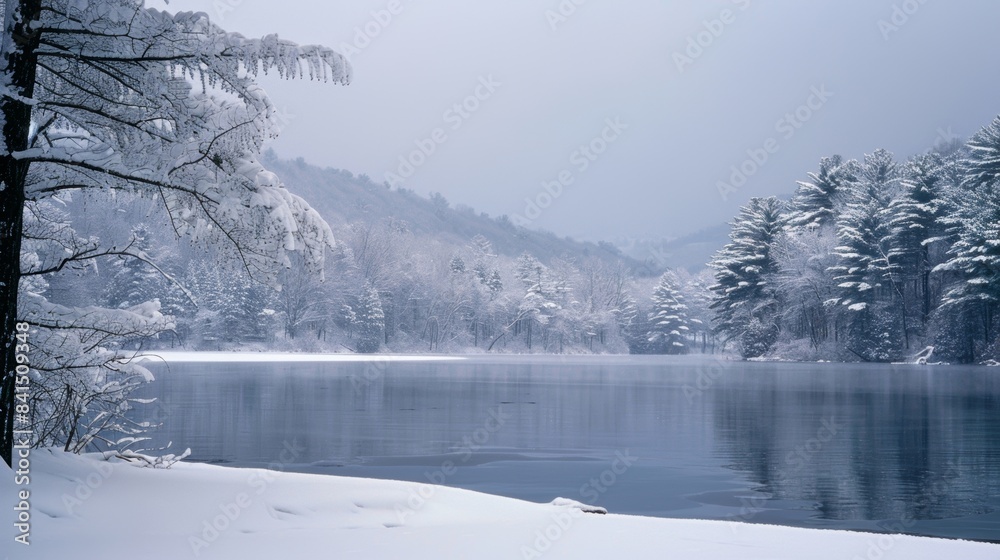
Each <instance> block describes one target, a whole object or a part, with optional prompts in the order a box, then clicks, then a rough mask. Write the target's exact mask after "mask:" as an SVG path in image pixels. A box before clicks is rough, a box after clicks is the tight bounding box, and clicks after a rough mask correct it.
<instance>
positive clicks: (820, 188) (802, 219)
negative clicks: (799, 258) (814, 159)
mask: <svg viewBox="0 0 1000 560" xmlns="http://www.w3.org/2000/svg"><path fill="white" fill-rule="evenodd" d="M857 174H858V164H857V162H856V161H854V160H850V161H847V162H845V161H843V159H842V158H841V157H840V156H832V157H826V158H823V159H821V160H820V162H819V171H818V172H816V173H809V180H808V181H799V182H798V185H799V188H798V190H796V192H795V195H794V196H793V197H792V201H791V210H790V211H789V217H788V221H787V223H788V226H789V227H792V228H809V229H814V228H819V227H823V226H825V225H829V224H832V223H833V221H834V217H835V214H836V212H837V207H838V206H839V205H840V204H842V202H843V198H844V197H845V194H846V193H845V190H846V189H847V187H848V186H849V185H850V184H851V183H853V182H855V181H856V180H857Z"/></svg>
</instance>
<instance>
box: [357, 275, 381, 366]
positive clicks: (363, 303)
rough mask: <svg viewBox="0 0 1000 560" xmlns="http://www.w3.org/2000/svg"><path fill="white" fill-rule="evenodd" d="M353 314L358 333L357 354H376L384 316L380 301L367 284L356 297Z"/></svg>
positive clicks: (374, 291) (371, 287)
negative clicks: (356, 303) (356, 301)
mask: <svg viewBox="0 0 1000 560" xmlns="http://www.w3.org/2000/svg"><path fill="white" fill-rule="evenodd" d="M354 314H355V318H354V321H355V323H354V326H355V329H356V330H357V333H358V344H357V350H358V352H361V353H363V354H373V353H375V352H378V350H379V347H380V346H381V345H382V336H383V333H384V332H385V314H384V313H383V312H382V300H381V298H380V297H379V294H378V290H376V289H375V287H374V286H372V285H370V284H369V285H368V286H366V287H365V289H364V291H363V292H362V293H361V295H360V296H359V297H358V305H357V306H356V307H355V308H354Z"/></svg>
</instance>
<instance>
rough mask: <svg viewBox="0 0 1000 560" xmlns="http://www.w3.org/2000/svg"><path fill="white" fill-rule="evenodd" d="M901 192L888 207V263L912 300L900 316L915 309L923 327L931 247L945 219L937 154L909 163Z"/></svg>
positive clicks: (928, 310)
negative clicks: (908, 310) (906, 287)
mask: <svg viewBox="0 0 1000 560" xmlns="http://www.w3.org/2000/svg"><path fill="white" fill-rule="evenodd" d="M900 184H901V187H902V192H901V194H900V196H899V197H898V198H896V199H895V200H893V202H892V203H891V205H890V207H889V216H890V217H889V227H890V236H891V239H890V242H889V245H890V252H889V261H890V262H891V263H892V265H893V269H894V270H896V271H898V274H899V276H900V279H901V282H903V283H904V285H906V286H909V288H908V289H907V290H906V293H908V294H912V298H913V299H914V300H915V301H914V302H913V303H914V304H915V305H911V304H910V302H909V301H904V302H903V304H904V306H905V309H904V312H906V310H907V309H909V308H910V307H916V308H917V309H919V313H918V314H917V315H918V318H919V322H920V325H921V326H926V324H927V321H928V320H929V318H930V313H931V308H932V307H931V306H932V293H931V281H930V280H931V269H932V268H933V267H934V265H935V264H937V263H933V262H932V261H931V255H932V248H933V247H932V245H933V244H934V242H935V241H937V240H939V239H941V236H942V235H943V234H944V231H943V229H942V224H941V218H942V217H944V215H945V209H946V206H945V203H944V197H943V195H942V191H943V189H944V188H945V175H944V172H943V162H942V160H941V157H940V156H938V155H937V154H925V155H920V156H917V157H914V158H913V159H911V160H910V161H909V162H908V163H907V165H906V168H905V170H904V176H903V179H902V181H901V182H900Z"/></svg>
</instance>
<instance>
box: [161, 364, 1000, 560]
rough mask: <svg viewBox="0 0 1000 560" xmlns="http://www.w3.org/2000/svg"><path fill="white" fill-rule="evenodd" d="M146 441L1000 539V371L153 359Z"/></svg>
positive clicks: (346, 468) (806, 521)
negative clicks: (150, 435)
mask: <svg viewBox="0 0 1000 560" xmlns="http://www.w3.org/2000/svg"><path fill="white" fill-rule="evenodd" d="M150 367H151V369H153V371H154V372H155V373H156V374H157V382H156V383H154V384H153V385H152V386H150V387H149V389H150V390H149V391H147V393H146V394H147V395H155V396H158V397H159V398H160V402H159V403H157V404H154V405H150V406H147V407H145V409H146V410H145V411H144V414H146V415H148V417H149V418H151V419H154V420H156V421H158V422H160V423H162V426H161V427H160V428H159V430H157V431H156V432H155V434H154V436H155V437H154V442H153V444H154V445H165V444H166V443H167V442H170V441H173V442H175V446H174V447H173V448H172V449H174V450H177V449H178V448H180V449H183V447H191V448H192V451H193V455H192V460H197V461H204V462H213V463H222V464H228V465H235V466H268V465H270V466H271V467H272V468H280V469H284V470H294V471H301V472H312V473H327V474H336V475H341V476H359V477H369V478H390V479H400V480H411V481H418V482H433V483H437V484H445V485H448V486H456V487H461V488H468V489H472V490H478V491H482V492H487V493H491V494H499V495H504V496H511V497H515V498H522V499H527V500H531V501H536V502H548V501H551V500H552V499H553V498H555V497H557V496H562V497H566V498H571V499H575V500H579V501H582V502H586V503H593V504H597V505H601V506H604V507H606V508H608V510H610V511H611V512H614V513H629V514H638V515H647V516H659V517H676V518H700V519H732V520H736V521H748V522H760V523H774V524H782V525H792V526H799V527H815V528H837V529H853V530H871V531H885V530H889V531H894V532H895V531H900V530H901V531H903V532H907V533H912V534H919V535H930V536H941V537H961V538H968V539H977V540H990V541H995V542H998V541H1000V370H997V369H994V368H982V367H960V366H948V367H936V366H887V365H857V364H790V363H743V362H720V361H716V360H714V359H712V358H705V357H681V358H670V357H608V356H586V357H552V356H546V357H527V356H525V357H519V356H488V357H470V358H468V359H464V360H454V359H452V360H441V361H436V360H431V361H427V360H426V359H425V360H424V361H408V360H399V359H397V360H392V361H388V360H385V361H383V360H376V361H371V362H339V361H334V362H315V363H310V362H294V363H292V362H282V361H277V362H261V363H248V362H243V363H231V362H223V361H214V362H212V363H198V362H177V363H171V364H170V365H169V366H167V365H165V364H159V363H154V364H152V365H151V366H150Z"/></svg>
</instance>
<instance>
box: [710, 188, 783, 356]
mask: <svg viewBox="0 0 1000 560" xmlns="http://www.w3.org/2000/svg"><path fill="white" fill-rule="evenodd" d="M784 211H785V204H784V203H783V202H782V201H780V200H778V199H777V198H775V197H768V198H753V199H751V200H750V202H749V203H747V205H746V206H744V207H743V208H741V209H740V213H739V215H738V216H737V217H736V220H735V221H734V222H733V224H732V231H731V232H730V234H729V237H730V239H731V240H732V241H731V242H730V243H729V244H728V245H726V246H725V247H724V248H723V249H722V250H721V251H719V252H718V253H716V255H715V256H714V257H713V259H712V262H711V263H709V266H710V267H711V268H712V269H714V270H715V282H716V283H715V284H714V285H713V286H711V287H710V289H711V290H712V291H713V292H714V294H715V297H714V299H713V301H712V304H711V306H710V307H711V308H712V309H713V310H714V311H715V330H716V332H718V333H719V334H721V335H722V337H723V340H724V341H726V342H728V341H733V340H735V341H736V342H737V344H738V346H739V348H740V349H741V352H742V353H743V355H744V357H748V358H751V357H757V356H760V355H761V354H763V353H765V352H767V350H768V349H769V348H770V346H771V344H773V343H774V341H775V340H777V335H778V332H779V330H780V326H779V324H778V312H779V310H780V305H779V294H778V293H777V290H776V287H775V285H774V277H775V274H777V272H778V264H777V261H776V259H775V254H774V252H773V248H774V246H775V243H776V242H777V241H778V238H779V237H780V236H781V235H782V230H783V229H784V227H785V223H784V215H783V213H784ZM751 327H752V328H751Z"/></svg>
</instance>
